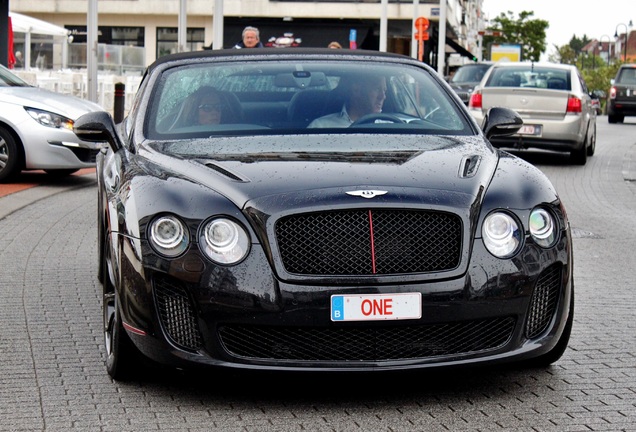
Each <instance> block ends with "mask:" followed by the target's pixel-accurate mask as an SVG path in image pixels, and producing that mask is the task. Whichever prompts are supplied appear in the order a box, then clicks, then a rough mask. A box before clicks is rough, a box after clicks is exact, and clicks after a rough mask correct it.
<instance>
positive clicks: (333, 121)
mask: <svg viewBox="0 0 636 432" xmlns="http://www.w3.org/2000/svg"><path fill="white" fill-rule="evenodd" d="M346 93H347V95H346V101H345V103H344V105H343V106H342V109H341V110H340V111H339V112H337V113H333V114H328V115H326V116H323V117H319V118H317V119H315V120H314V121H312V122H311V123H310V124H309V126H307V127H308V128H328V127H349V126H350V125H351V124H352V123H353V122H354V121H356V120H358V119H359V118H360V117H363V116H365V115H367V114H372V113H380V112H382V105H384V100H385V99H386V79H385V78H384V77H383V76H377V75H373V76H371V75H367V76H361V77H356V79H355V81H354V82H352V83H351V84H349V86H348V89H347V90H346Z"/></svg>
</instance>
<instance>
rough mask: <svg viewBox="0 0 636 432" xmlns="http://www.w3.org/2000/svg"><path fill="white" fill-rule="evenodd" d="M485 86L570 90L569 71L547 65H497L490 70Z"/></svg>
mask: <svg viewBox="0 0 636 432" xmlns="http://www.w3.org/2000/svg"><path fill="white" fill-rule="evenodd" d="M486 87H528V88H544V89H553V90H571V89H572V82H571V79H570V73H569V71H567V70H564V69H557V68H549V67H536V66H535V67H533V66H532V65H528V66H527V67H526V66H522V67H498V68H495V69H494V70H493V71H492V74H491V75H490V77H489V78H488V82H487V83H486Z"/></svg>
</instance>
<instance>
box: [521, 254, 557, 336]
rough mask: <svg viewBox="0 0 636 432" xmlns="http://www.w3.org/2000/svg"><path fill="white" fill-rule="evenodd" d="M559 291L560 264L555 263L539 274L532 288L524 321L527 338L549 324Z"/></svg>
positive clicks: (538, 332)
mask: <svg viewBox="0 0 636 432" xmlns="http://www.w3.org/2000/svg"><path fill="white" fill-rule="evenodd" d="M560 291H561V266H560V265H556V266H552V267H550V268H548V269H546V270H545V271H544V272H543V273H542V274H541V275H540V276H539V279H538V280H537V285H536V286H535V288H534V292H533V294H532V299H531V300H530V310H529V312H528V321H527V322H526V336H527V337H528V338H529V339H531V338H533V337H536V336H538V335H539V334H541V333H543V332H544V331H545V329H546V328H547V327H548V325H549V324H550V320H551V319H552V317H553V316H554V313H555V311H556V307H557V303H558V299H559V292H560Z"/></svg>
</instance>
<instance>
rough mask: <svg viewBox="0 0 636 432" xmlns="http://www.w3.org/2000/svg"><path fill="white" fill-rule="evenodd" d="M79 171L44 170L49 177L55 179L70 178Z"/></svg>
mask: <svg viewBox="0 0 636 432" xmlns="http://www.w3.org/2000/svg"><path fill="white" fill-rule="evenodd" d="M78 171H79V169H47V170H44V172H46V173H47V174H48V175H49V176H51V177H55V178H62V177H68V176H70V175H71V174H73V173H76V172H78Z"/></svg>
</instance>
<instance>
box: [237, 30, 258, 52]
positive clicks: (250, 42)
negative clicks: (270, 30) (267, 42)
mask: <svg viewBox="0 0 636 432" xmlns="http://www.w3.org/2000/svg"><path fill="white" fill-rule="evenodd" d="M241 36H242V37H243V40H242V41H240V42H239V43H237V44H236V45H234V48H235V49H241V48H263V44H262V43H261V35H260V32H259V31H258V29H257V28H256V27H252V26H247V27H245V28H244V29H243V33H242V34H241Z"/></svg>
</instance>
